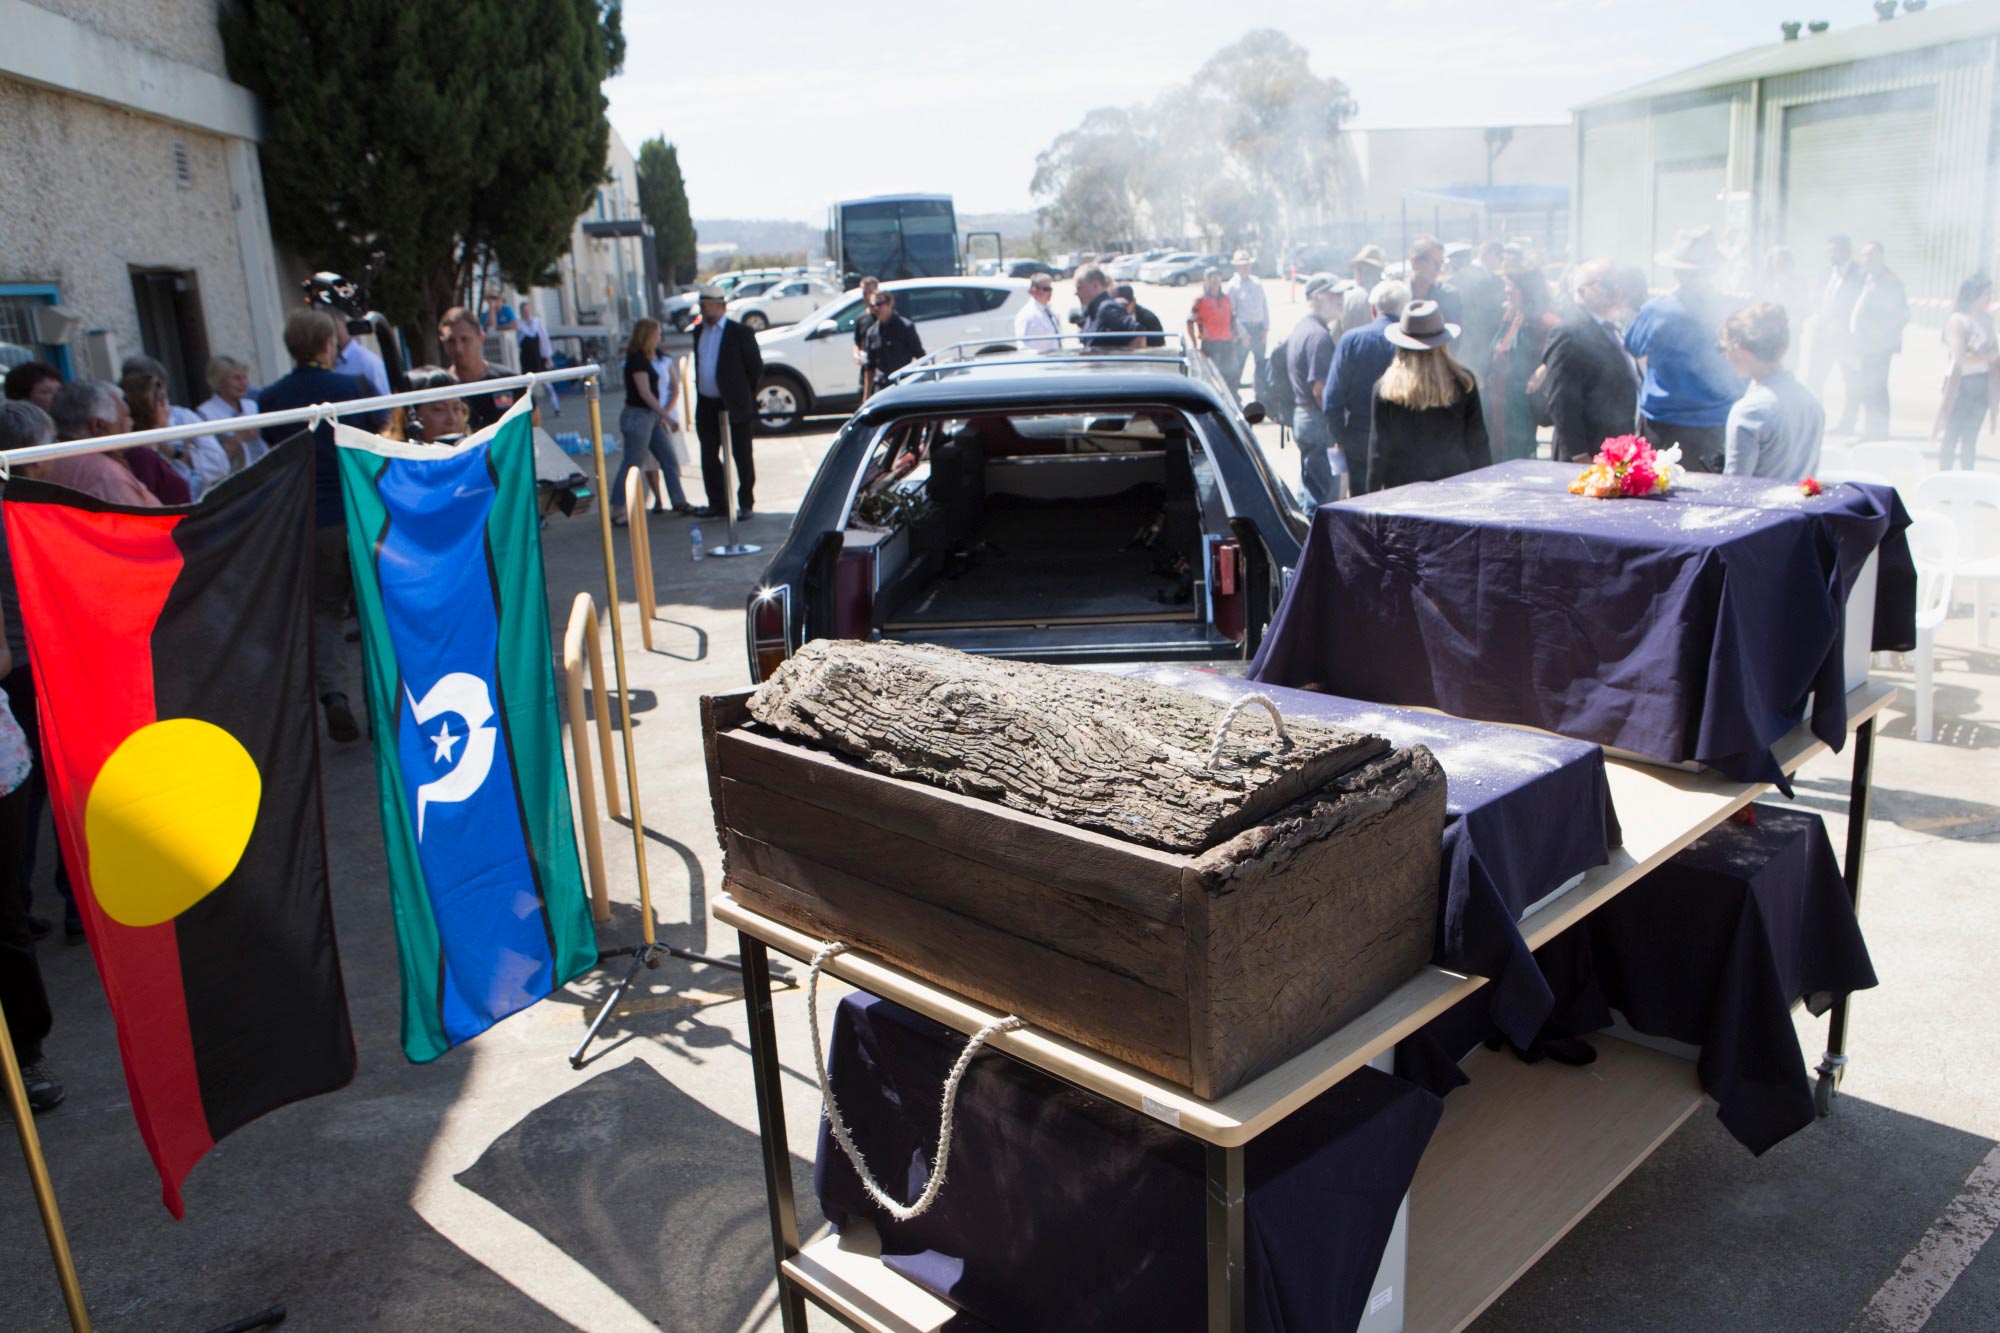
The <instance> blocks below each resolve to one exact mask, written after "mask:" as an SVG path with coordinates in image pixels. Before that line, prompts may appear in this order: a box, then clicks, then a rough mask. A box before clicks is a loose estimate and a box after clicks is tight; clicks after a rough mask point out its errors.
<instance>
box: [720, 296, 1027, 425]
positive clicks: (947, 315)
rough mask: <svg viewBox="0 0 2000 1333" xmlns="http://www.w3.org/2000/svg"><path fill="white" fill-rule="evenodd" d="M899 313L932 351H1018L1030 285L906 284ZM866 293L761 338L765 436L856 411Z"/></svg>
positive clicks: (759, 403)
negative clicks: (964, 346)
mask: <svg viewBox="0 0 2000 1333" xmlns="http://www.w3.org/2000/svg"><path fill="white" fill-rule="evenodd" d="M882 290H883V291H885V292H890V293H893V294H894V296H895V298H896V309H897V311H898V312H899V313H901V314H903V315H906V316H908V317H909V318H910V319H912V320H914V321H915V322H916V325H917V331H918V332H919V333H920V334H921V335H922V337H923V340H924V345H925V346H926V347H931V348H937V347H948V346H950V345H952V344H953V343H961V342H976V341H980V340H984V339H991V340H992V344H993V346H995V347H1004V348H1006V349H1008V350H1012V349H1013V346H1014V313H1015V312H1016V311H1017V310H1019V309H1020V308H1021V307H1022V306H1023V305H1025V304H1026V303H1027V300H1028V284H1027V283H1025V282H1021V281H1018V280H1016V279H1012V278H905V279H902V280H901V281H897V282H885V283H883V284H882ZM861 314H862V310H861V293H860V291H859V290H858V289H857V290H855V291H851V292H847V293H846V294H844V295H843V296H841V297H840V298H839V299H838V300H836V301H833V302H831V303H829V304H827V305H825V306H822V307H821V308H820V309H818V310H816V311H814V312H813V313H812V314H811V315H809V316H807V317H806V318H805V319H802V320H800V321H799V322H798V323H796V324H794V325H792V326H790V327H789V328H783V329H771V330H768V331H766V332H764V333H760V334H758V335H757V347H758V350H759V351H761V352H762V353H763V354H764V378H763V379H762V381H760V382H759V384H758V387H757V413H758V416H759V417H760V418H761V420H762V423H763V426H764V429H766V430H773V431H779V430H791V429H792V428H794V427H796V426H797V425H798V424H799V422H800V421H801V420H803V419H804V418H805V417H806V416H807V415H809V414H811V413H814V412H846V411H851V410H852V409H853V408H854V406H855V405H856V404H857V403H859V402H860V401H861V384H860V377H859V376H858V374H857V373H856V370H855V365H854V325H855V322H856V321H857V320H859V319H860V318H861Z"/></svg>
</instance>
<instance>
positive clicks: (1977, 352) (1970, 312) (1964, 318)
mask: <svg viewBox="0 0 2000 1333" xmlns="http://www.w3.org/2000/svg"><path fill="white" fill-rule="evenodd" d="M1944 345H1945V347H1946V349H1947V350H1949V352H1950V353H1951V369H1950V371H1949V372H1948V373H1947V374H1946V375H1945V381H1944V401H1943V402H1942V403H1940V404H1938V414H1937V421H1936V422H1935V423H1934V424H1933V425H1932V426H1931V438H1932V439H1934V440H1935V439H1941V440H1942V442H1943V443H1942V445H1941V447H1940V448H1939V450H1938V466H1939V467H1940V468H1943V469H1944V470H1945V471H1947V472H1949V471H1950V470H1951V465H1952V460H1953V459H1954V458H1962V459H1964V460H1965V470H1966V471H1967V472H1970V471H1972V467H1973V464H1974V463H1975V462H1977V461H1978V458H1979V427H1980V425H1981V424H1982V423H1986V424H1987V426H1988V429H1991V422H1992V420H1993V417H1994V415H1995V413H1996V412H2000V395H1996V394H1995V393H1994V392H1993V389H1992V383H1993V374H1992V369H1993V363H1994V362H1995V361H2000V339H1996V338H1995V337H1994V332H1993V279H1991V278H1989V277H1987V276H1986V275H1985V274H1984V273H1975V274H1973V275H1972V276H1971V277H1969V278H1967V279H1966V280H1965V281H1964V282H1961V283H1960V284H1958V299H1957V300H1956V301H1953V302H1952V305H1951V314H1949V315H1947V316H1946V317H1945V321H1944Z"/></svg>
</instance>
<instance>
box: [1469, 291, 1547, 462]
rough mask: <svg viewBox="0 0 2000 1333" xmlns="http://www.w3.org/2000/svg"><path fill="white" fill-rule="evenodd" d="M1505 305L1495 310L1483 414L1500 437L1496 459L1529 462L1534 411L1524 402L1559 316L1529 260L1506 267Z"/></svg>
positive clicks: (1535, 446)
mask: <svg viewBox="0 0 2000 1333" xmlns="http://www.w3.org/2000/svg"><path fill="white" fill-rule="evenodd" d="M1502 276H1503V277H1504V278H1505V279H1506V280H1507V301H1506V305H1505V306H1504V308H1503V309H1502V310H1501V312H1500V332H1499V334H1498V336H1496V337H1495V338H1494V339H1493V362H1492V368H1491V369H1490V370H1488V371H1487V372H1486V388H1487V391H1488V393H1489V394H1490V395H1491V398H1490V399H1489V401H1488V403H1487V411H1488V412H1490V413H1491V414H1492V415H1493V420H1492V421H1491V422H1490V423H1489V425H1488V430H1489V432H1490V433H1491V434H1493V435H1496V436H1498V437H1499V440H1500V448H1499V450H1498V451H1497V452H1498V454H1499V456H1500V457H1501V458H1503V459H1506V458H1533V457H1534V456H1535V452H1536V449H1537V448H1538V445H1537V444H1536V441H1535V411H1534V407H1533V406H1532V405H1531V404H1530V403H1529V401H1528V381H1529V379H1530V378H1531V377H1532V376H1533V375H1534V373H1535V367H1537V366H1539V365H1541V364H1542V352H1543V350H1544V349H1545V348H1546V347H1547V345H1548V341H1549V335H1550V334H1551V333H1553V332H1555V327H1556V325H1557V324H1559V323H1561V322H1562V321H1561V318H1560V317H1559V316H1558V315H1557V314H1556V312H1555V311H1554V310H1553V309H1551V308H1550V304H1551V303H1550V301H1549V287H1548V283H1547V282H1546V281H1545V280H1544V279H1543V278H1542V270H1541V269H1540V268H1539V267H1537V266H1536V265H1535V264H1534V263H1533V262H1532V261H1528V260H1523V261H1521V262H1518V263H1512V264H1509V265H1508V266H1507V270H1506V272H1505V273H1504V274H1502Z"/></svg>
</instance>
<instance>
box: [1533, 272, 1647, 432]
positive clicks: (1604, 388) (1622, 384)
mask: <svg viewBox="0 0 2000 1333" xmlns="http://www.w3.org/2000/svg"><path fill="white" fill-rule="evenodd" d="M1575 293H1576V304H1575V305H1573V306H1571V307H1570V309H1569V312H1568V313H1567V314H1566V315H1564V316H1563V321H1562V323H1560V324H1558V325H1557V326H1556V327H1555V329H1554V331H1553V332H1551V333H1550V334H1549V341H1548V345H1547V347H1545V348H1544V349H1543V351H1542V365H1543V366H1544V367H1545V375H1544V378H1543V382H1542V383H1543V392H1544V394H1545V395H1546V396H1547V398H1548V404H1549V416H1550V417H1551V419H1553V420H1554V422H1555V428H1556V432H1555V456H1556V458H1557V460H1558V461H1560V460H1563V459H1573V458H1580V457H1588V456H1590V455H1593V454H1595V453H1596V452H1597V448H1598V446H1599V445H1601V444H1603V443H1604V441H1605V440H1607V439H1609V438H1610V437H1611V436H1613V435H1630V434H1632V433H1633V431H1634V430H1636V429H1637V427H1636V425H1635V424H1634V423H1635V422H1636V420H1637V418H1638V410H1639V371H1638V367H1637V366H1636V365H1634V364H1633V361H1632V358H1631V357H1630V356H1629V355H1627V353H1626V351H1625V342H1624V339H1623V338H1622V337H1621V336H1620V335H1619V332H1618V326H1617V325H1616V324H1614V323H1612V322H1611V316H1612V314H1613V312H1615V311H1616V310H1617V309H1618V307H1619V303H1620V301H1622V300H1623V295H1622V292H1621V289H1620V288H1619V285H1618V271H1617V269H1616V267H1615V266H1613V264H1612V262H1611V261H1610V260H1608V259H1593V260H1591V261H1590V262H1588V263H1586V264H1580V265H1578V266H1577V270H1576V275H1575Z"/></svg>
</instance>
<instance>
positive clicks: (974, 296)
mask: <svg viewBox="0 0 2000 1333" xmlns="http://www.w3.org/2000/svg"><path fill="white" fill-rule="evenodd" d="M965 295H966V297H967V298H968V299H967V301H966V309H967V310H968V311H972V310H978V311H982V312H983V311H987V310H998V309H999V308H1000V307H1001V306H1003V305H1006V304H1007V292H1006V290H1005V289H1003V288H1000V287H967V288H966V289H965Z"/></svg>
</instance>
